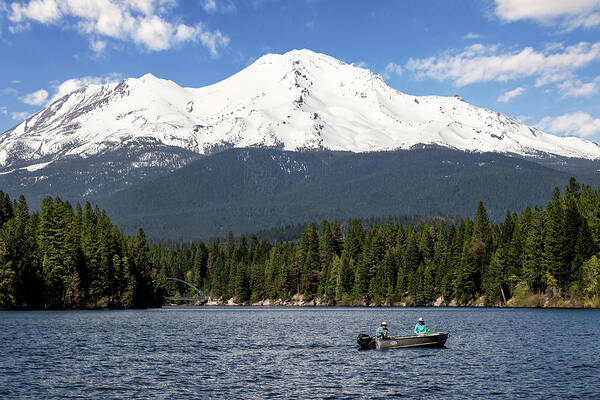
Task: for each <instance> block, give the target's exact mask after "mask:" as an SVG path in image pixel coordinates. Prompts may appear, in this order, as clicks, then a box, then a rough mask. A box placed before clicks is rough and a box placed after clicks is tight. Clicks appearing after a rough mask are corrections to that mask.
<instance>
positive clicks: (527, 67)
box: [406, 42, 600, 87]
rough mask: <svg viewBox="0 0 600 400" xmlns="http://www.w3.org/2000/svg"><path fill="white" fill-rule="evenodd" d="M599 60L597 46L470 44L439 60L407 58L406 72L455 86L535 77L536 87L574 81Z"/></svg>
mask: <svg viewBox="0 0 600 400" xmlns="http://www.w3.org/2000/svg"><path fill="white" fill-rule="evenodd" d="M599 60H600V43H593V44H592V43H587V42H580V43H578V44H575V45H572V46H567V47H564V48H552V49H550V50H549V49H545V50H543V51H536V50H534V49H533V48H532V47H525V48H523V49H522V50H516V51H502V49H501V48H500V46H498V45H492V46H486V45H483V44H473V45H471V46H468V47H465V48H464V49H463V50H461V51H456V50H453V51H449V52H446V53H444V54H442V55H440V56H438V57H429V58H417V59H413V58H410V59H409V60H408V63H407V64H406V69H408V70H409V71H413V72H414V73H415V75H416V77H417V78H419V79H423V78H431V79H436V80H446V79H448V80H452V81H453V83H454V84H455V85H456V86H458V87H461V86H465V85H469V84H472V83H477V82H490V81H509V80H513V79H518V78H525V77H535V78H536V86H543V85H546V84H548V83H552V82H559V81H564V80H567V79H570V78H571V79H572V78H573V72H574V71H575V70H577V69H579V68H582V67H585V66H587V65H589V64H590V63H592V62H594V61H599Z"/></svg>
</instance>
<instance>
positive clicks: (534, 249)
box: [523, 207, 545, 292]
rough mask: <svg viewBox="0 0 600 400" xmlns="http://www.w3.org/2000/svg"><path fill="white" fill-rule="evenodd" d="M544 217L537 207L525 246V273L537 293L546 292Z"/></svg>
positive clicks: (530, 285)
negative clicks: (544, 278)
mask: <svg viewBox="0 0 600 400" xmlns="http://www.w3.org/2000/svg"><path fill="white" fill-rule="evenodd" d="M543 222H544V215H543V213H542V210H540V209H539V208H538V207H536V208H535V209H534V211H533V213H532V216H531V222H530V225H529V229H528V231H527V236H526V238H525V244H524V246H523V273H524V277H525V280H526V281H527V284H528V285H529V287H530V288H531V289H532V290H534V291H536V292H539V291H542V290H544V289H545V288H544V286H543V276H544V272H545V271H544V266H543V254H544V228H543Z"/></svg>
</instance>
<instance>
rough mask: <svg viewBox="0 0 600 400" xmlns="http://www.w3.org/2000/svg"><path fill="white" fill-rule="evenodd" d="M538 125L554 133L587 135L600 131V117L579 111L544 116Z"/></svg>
mask: <svg viewBox="0 0 600 400" xmlns="http://www.w3.org/2000/svg"><path fill="white" fill-rule="evenodd" d="M537 126H538V128H540V129H542V130H547V131H550V132H554V133H562V134H568V135H577V136H583V137H586V136H591V135H594V134H596V133H598V132H600V118H593V117H592V116H591V115H589V114H587V113H584V112H581V111H577V112H573V113H570V114H564V115H561V116H558V117H544V118H542V120H541V121H540V122H539V123H538V124H537Z"/></svg>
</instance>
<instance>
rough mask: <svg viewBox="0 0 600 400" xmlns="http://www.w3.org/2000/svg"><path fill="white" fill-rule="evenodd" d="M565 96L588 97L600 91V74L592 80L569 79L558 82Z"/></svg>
mask: <svg viewBox="0 0 600 400" xmlns="http://www.w3.org/2000/svg"><path fill="white" fill-rule="evenodd" d="M558 89H559V90H560V92H561V93H562V95H563V97H588V96H592V95H594V94H596V93H598V92H599V91H600V76H598V77H596V79H594V80H592V81H590V82H586V83H584V82H582V81H580V80H569V81H565V82H562V83H559V84H558Z"/></svg>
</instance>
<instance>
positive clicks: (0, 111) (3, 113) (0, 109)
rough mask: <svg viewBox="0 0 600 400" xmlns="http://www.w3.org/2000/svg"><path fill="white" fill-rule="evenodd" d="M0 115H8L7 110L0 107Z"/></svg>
mask: <svg viewBox="0 0 600 400" xmlns="http://www.w3.org/2000/svg"><path fill="white" fill-rule="evenodd" d="M0 115H8V108H6V107H0Z"/></svg>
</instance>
